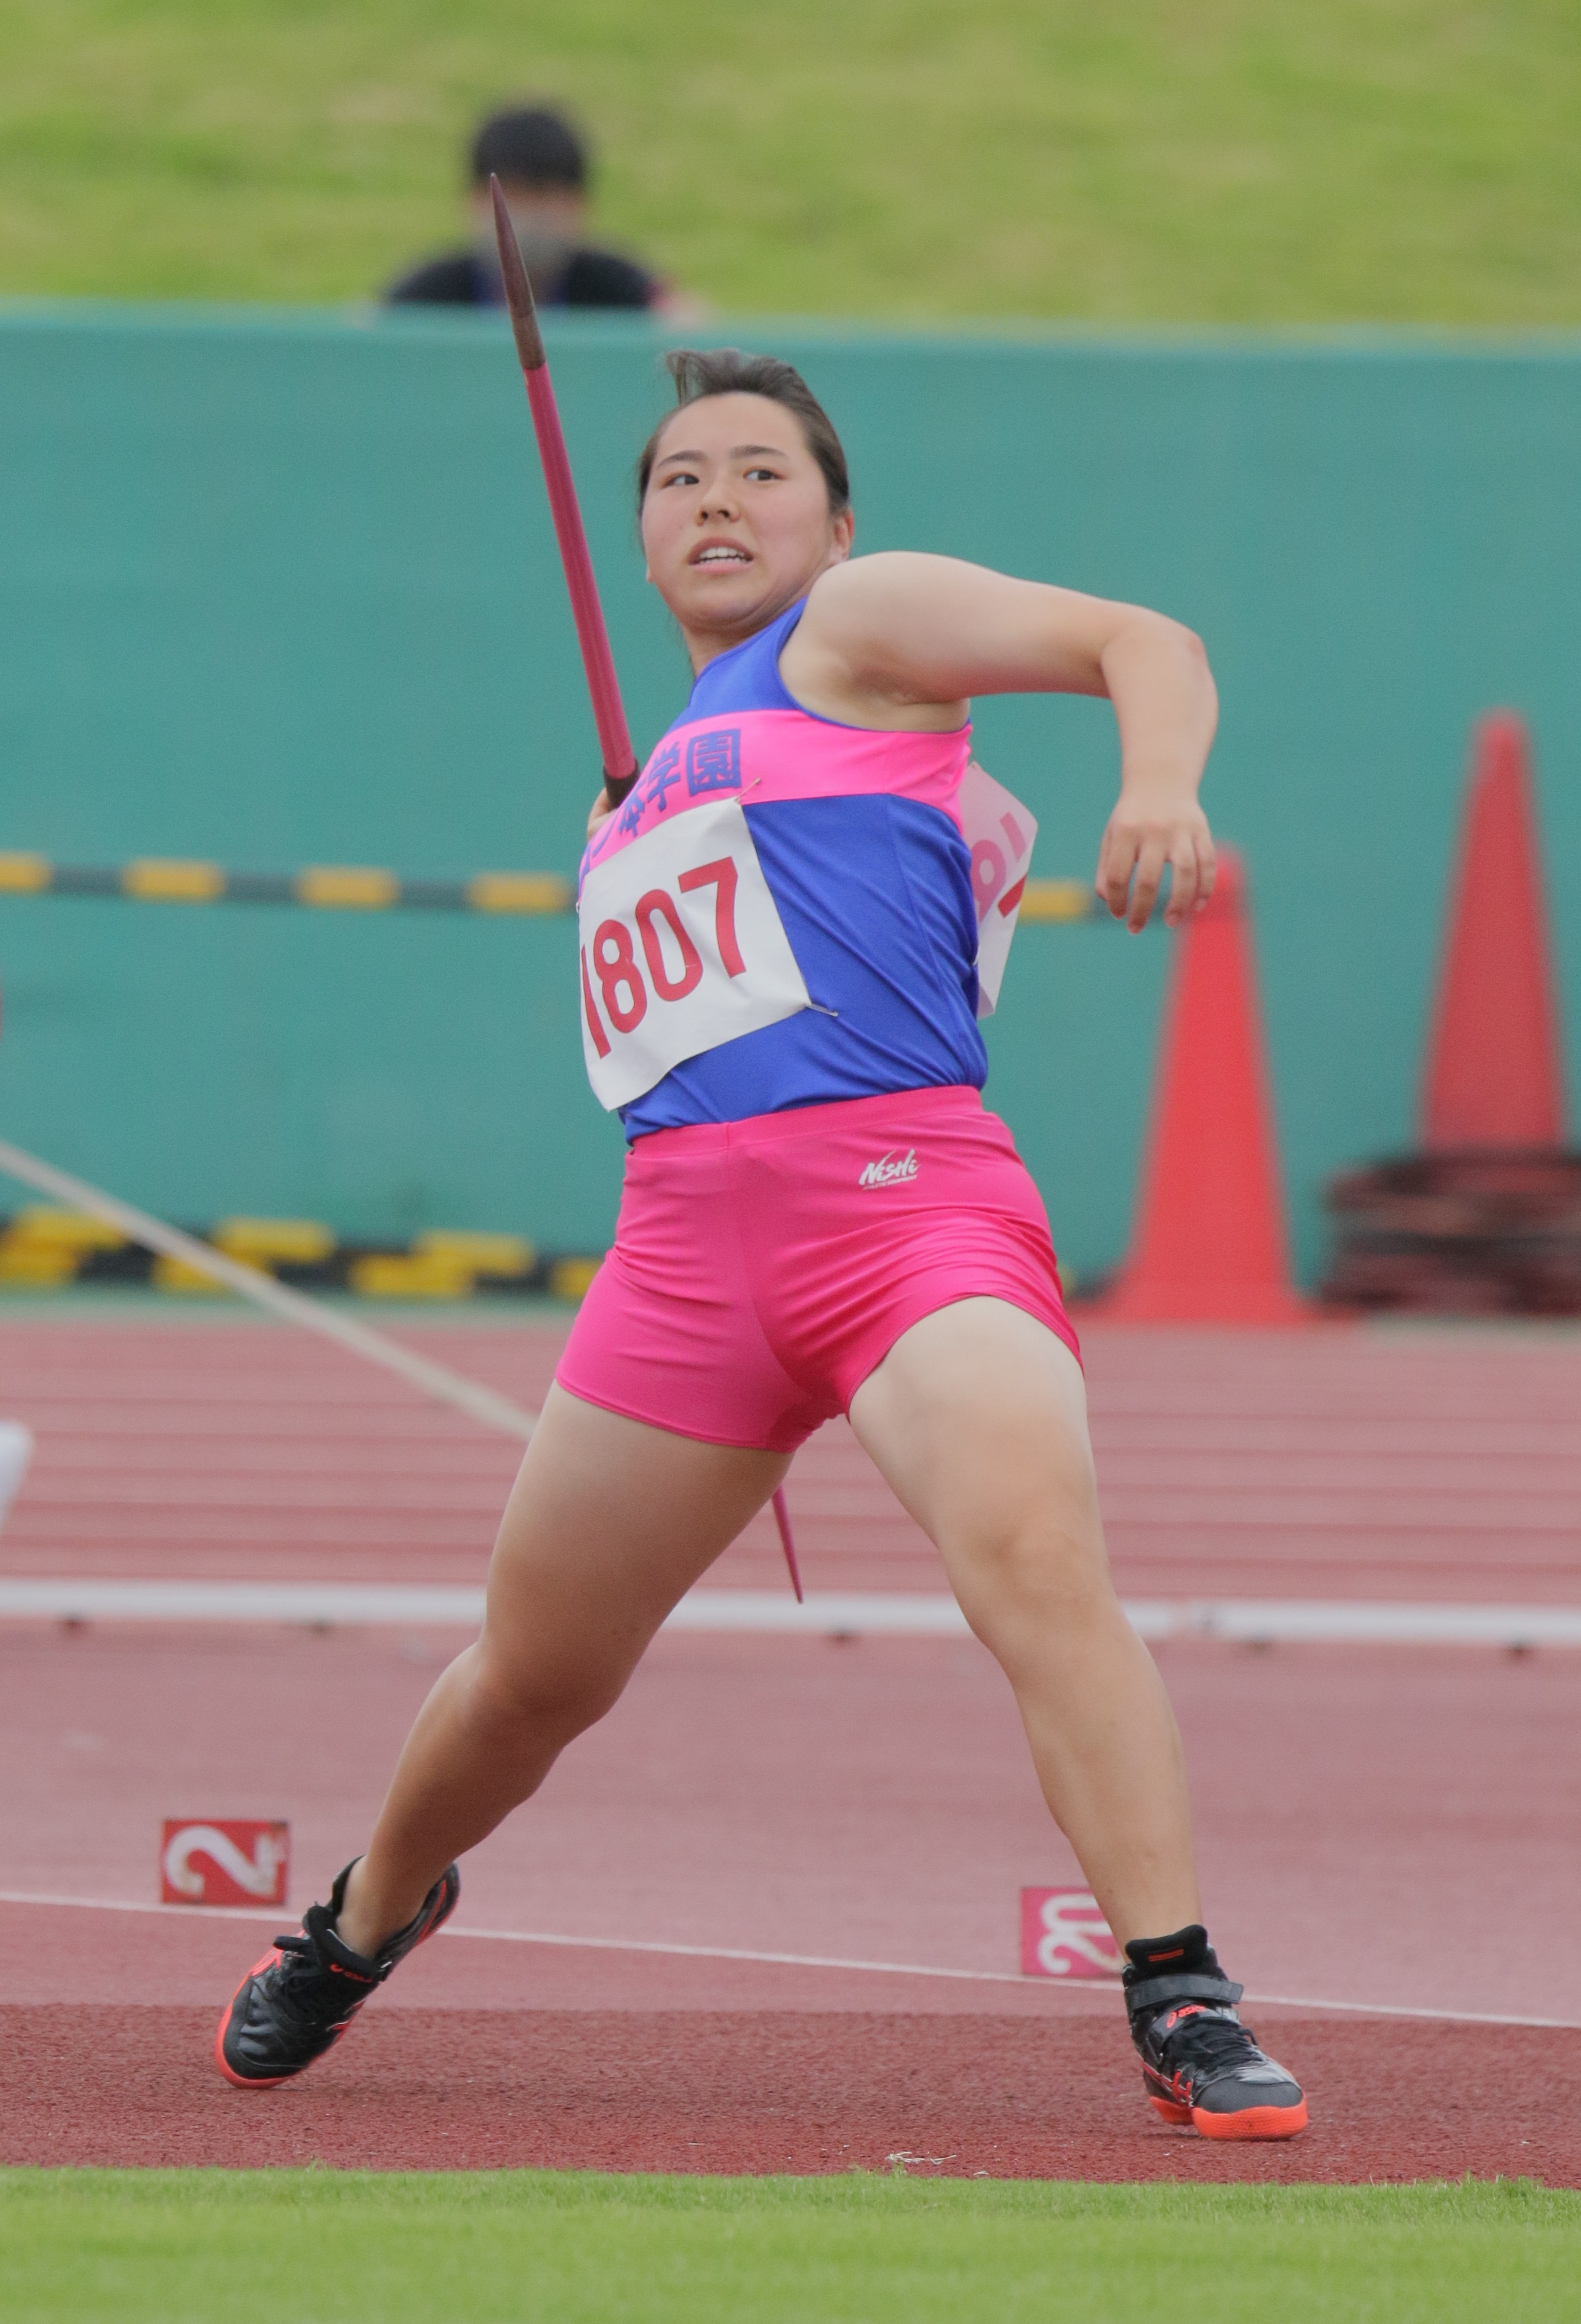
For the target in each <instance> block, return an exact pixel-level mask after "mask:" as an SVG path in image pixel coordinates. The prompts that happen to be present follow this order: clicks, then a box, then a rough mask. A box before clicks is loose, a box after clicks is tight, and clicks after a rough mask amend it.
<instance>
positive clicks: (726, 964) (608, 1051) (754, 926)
mask: <svg viewBox="0 0 1581 2324" xmlns="http://www.w3.org/2000/svg"><path fill="white" fill-rule="evenodd" d="M1007 796H1008V795H1007ZM577 918H578V927H579V934H580V942H581V952H582V963H581V973H582V1054H583V1056H585V1057H586V1059H587V1078H588V1080H589V1081H590V1082H591V1083H592V1084H593V1094H594V1095H595V1097H596V1099H597V1100H598V1102H599V1104H600V1105H601V1106H603V1107H604V1108H605V1110H606V1112H613V1111H614V1110H615V1107H616V1106H618V1105H629V1104H630V1103H631V1102H632V1100H633V1098H639V1097H641V1096H642V1095H643V1092H644V1091H645V1090H651V1089H652V1087H653V1085H654V1084H655V1083H656V1082H661V1081H662V1080H663V1078H664V1076H665V1074H667V1073H669V1072H670V1069H671V1068H672V1067H673V1066H675V1065H680V1064H681V1063H682V1062H683V1061H684V1060H685V1059H686V1058H688V1057H698V1056H702V1054H703V1052H704V1051H705V1050H706V1049H717V1047H719V1046H720V1044H721V1043H722V1042H725V1041H735V1040H737V1039H739V1037H740V1036H741V1035H742V1034H743V1033H754V1032H755V1031H756V1030H757V1028H758V1027H759V1026H760V1025H777V1024H778V1023H779V1022H780V1020H781V1018H784V1017H793V1016H794V1015H795V1014H796V1012H797V1010H800V1009H806V1008H808V1007H809V1006H810V1001H809V994H808V990H807V986H806V984H805V983H804V982H803V981H802V975H801V971H800V969H799V968H798V967H797V965H796V955H795V954H794V953H793V952H792V951H791V949H790V938H789V937H788V936H787V935H786V934H785V929H784V924H783V923H782V921H781V918H780V915H779V912H778V911H777V910H776V908H775V906H774V899H773V898H772V895H771V894H770V893H769V883H768V881H766V880H765V879H764V877H763V866H762V864H761V863H760V862H758V858H757V850H756V848H755V847H754V845H753V844H752V834H751V832H750V831H749V830H748V828H747V823H746V817H745V816H744V814H743V813H742V810H741V805H740V802H739V801H738V800H736V799H723V800H721V801H720V802H719V803H718V804H717V806H712V807H692V808H690V809H689V810H688V812H687V813H686V814H684V815H678V816H674V817H673V818H672V819H671V820H670V822H669V823H661V824H656V825H652V826H651V827H650V828H649V829H648V830H647V831H645V832H644V833H643V835H642V837H641V838H640V839H633V842H632V844H631V845H630V846H629V847H623V848H622V849H621V851H620V853H618V854H617V855H612V856H611V857H610V858H609V860H608V862H605V863H598V864H595V866H594V867H593V869H592V870H591V871H589V872H588V874H587V878H586V879H585V880H584V881H583V882H582V893H581V896H580V898H579V899H578V905H577Z"/></svg>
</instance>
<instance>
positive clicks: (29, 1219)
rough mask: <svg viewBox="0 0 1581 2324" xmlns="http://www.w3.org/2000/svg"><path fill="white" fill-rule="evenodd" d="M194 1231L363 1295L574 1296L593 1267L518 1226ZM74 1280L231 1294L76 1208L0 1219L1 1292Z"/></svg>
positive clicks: (237, 1225)
mask: <svg viewBox="0 0 1581 2324" xmlns="http://www.w3.org/2000/svg"><path fill="white" fill-rule="evenodd" d="M199 1240H202V1241H205V1242H210V1243H212V1244H213V1245H214V1247H215V1249H216V1250H222V1251H225V1252H226V1253H227V1255H228V1256H229V1257H230V1258H232V1259H245V1260H246V1261H247V1262H248V1263H249V1264H250V1265H251V1266H254V1267H260V1268H265V1269H266V1270H267V1271H268V1273H269V1274H271V1275H273V1276H276V1277H279V1279H280V1281H281V1282H282V1283H290V1284H294V1285H295V1286H297V1287H298V1288H299V1289H300V1290H304V1291H340V1292H350V1293H352V1294H354V1295H355V1296H358V1297H361V1298H365V1299H470V1298H473V1297H475V1296H480V1295H481V1296H490V1297H501V1296H504V1297H507V1298H509V1297H514V1298H523V1297H536V1298H549V1299H569V1300H577V1299H580V1298H581V1296H582V1295H583V1293H584V1292H585V1291H586V1290H587V1286H588V1285H589V1284H590V1283H591V1282H592V1280H593V1277H594V1276H595V1275H596V1272H597V1270H598V1265H599V1261H598V1259H597V1258H596V1256H594V1255H593V1254H591V1253H589V1252H585V1251H541V1250H539V1249H538V1247H537V1245H536V1244H535V1243H533V1242H531V1241H530V1240H528V1238H527V1237H526V1236H525V1235H513V1234H483V1233H474V1232H468V1231H466V1230H464V1229H453V1230H445V1229H440V1228H433V1229H430V1231H428V1232H427V1233H425V1234H420V1235H416V1236H414V1237H413V1238H412V1240H411V1241H409V1242H403V1243H387V1242H386V1243H374V1242H343V1241H342V1240H340V1239H339V1238H338V1237H337V1235H336V1233H335V1231H334V1230H333V1229H332V1228H330V1227H328V1226H325V1225H323V1224H321V1223H320V1222H319V1221H318V1220H316V1219H244V1218H235V1219H222V1220H221V1221H220V1222H219V1224H218V1225H217V1226H216V1227H212V1228H210V1229H209V1230H208V1231H207V1232H206V1233H203V1234H201V1235H200V1237H199ZM73 1284H85V1285H93V1286H105V1287H109V1286H114V1285H116V1284H142V1285H153V1287H154V1288H155V1289H156V1290H159V1291H171V1292H190V1293H193V1294H202V1293H214V1294H217V1296H220V1297H222V1298H223V1297H226V1296H228V1295H227V1294H226V1293H225V1292H224V1291H223V1289H222V1288H221V1286H218V1285H217V1284H216V1283H215V1282H214V1281H213V1280H212V1279H211V1278H210V1277H208V1276H206V1275H202V1274H200V1273H199V1270H198V1269H197V1268H192V1267H188V1266H186V1265H184V1264H183V1263H182V1262H181V1261H180V1260H178V1259H163V1258H161V1257H158V1256H156V1254H155V1253H154V1252H153V1251H150V1250H144V1249H143V1247H142V1245H141V1244H138V1243H134V1242H131V1241H129V1240H127V1238H126V1237H125V1235H122V1234H118V1233H117V1232H116V1230H115V1228H114V1227H108V1226H106V1225H105V1224H104V1223H103V1222H101V1221H100V1220H98V1219H95V1218H88V1217H87V1216H86V1215H84V1214H83V1213H80V1212H77V1211H61V1210H55V1209H53V1208H51V1207H50V1206H49V1205H47V1204H39V1205H37V1206H35V1207H34V1208H32V1209H29V1210H23V1211H18V1212H17V1213H15V1215H14V1217H12V1218H8V1219H0V1292H3V1291H51V1290H57V1289H64V1288H66V1287H67V1286H70V1285H73Z"/></svg>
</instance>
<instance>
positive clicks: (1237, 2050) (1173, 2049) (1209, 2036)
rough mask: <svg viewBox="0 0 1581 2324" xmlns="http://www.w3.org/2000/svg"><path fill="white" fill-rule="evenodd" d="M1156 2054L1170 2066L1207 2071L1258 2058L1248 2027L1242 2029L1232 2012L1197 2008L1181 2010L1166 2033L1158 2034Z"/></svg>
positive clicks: (1256, 2048)
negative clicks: (1204, 2068)
mask: <svg viewBox="0 0 1581 2324" xmlns="http://www.w3.org/2000/svg"><path fill="white" fill-rule="evenodd" d="M1159 2050H1160V2055H1161V2056H1163V2057H1165V2058H1167V2059H1168V2060H1169V2061H1170V2065H1171V2066H1175V2065H1180V2064H1184V2063H1186V2062H1187V2061H1189V2062H1190V2063H1191V2064H1192V2065H1194V2066H1206V2067H1209V2068H1212V2067H1215V2066H1221V2067H1222V2066H1230V2065H1237V2064H1244V2063H1245V2062H1246V2061H1248V2060H1250V2059H1253V2058H1260V2057H1261V2056H1262V2052H1261V2051H1260V2050H1259V2049H1258V2047H1257V2038H1256V2036H1255V2034H1254V2033H1253V2031H1252V2029H1251V2027H1250V2026H1249V2025H1243V2024H1242V2023H1241V2021H1240V2019H1239V2018H1238V2017H1237V2016H1236V2015H1234V2011H1233V2010H1228V2009H1207V2008H1203V2007H1201V2006H1197V2007H1196V2008H1188V2009H1186V2010H1184V2011H1183V2012H1182V2013H1181V2015H1179V2017H1178V2018H1177V2019H1176V2021H1175V2023H1174V2024H1173V2025H1171V2026H1170V2029H1169V2031H1168V2032H1167V2033H1160V2037H1159Z"/></svg>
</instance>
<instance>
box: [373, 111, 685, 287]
mask: <svg viewBox="0 0 1581 2324" xmlns="http://www.w3.org/2000/svg"><path fill="white" fill-rule="evenodd" d="M491 177H496V178H498V180H499V181H500V186H501V189H503V191H504V197H505V201H506V203H507V205H508V206H509V208H510V212H511V218H512V222H513V225H514V226H515V229H516V239H517V241H518V243H519V244H521V248H522V263H523V265H524V266H525V267H526V269H527V276H528V280H529V281H531V283H532V296H533V298H534V299H535V300H537V302H538V304H539V305H540V306H541V307H605V308H609V307H625V308H643V309H649V310H650V311H652V312H655V313H659V314H663V315H666V316H669V317H670V318H672V319H683V318H684V319H687V320H691V319H695V318H696V314H697V309H696V305H695V302H690V301H687V300H677V299H676V298H675V296H674V294H673V293H672V292H671V291H670V288H669V286H668V285H667V284H666V283H664V282H661V281H660V280H659V278H658V277H657V276H656V275H652V274H650V273H649V272H648V271H647V269H646V268H645V267H642V266H639V265H637V264H636V263H634V262H633V260H632V259H629V258H622V257H620V256H619V255H618V254H616V253H615V251H612V250H600V249H598V248H596V246H595V245H594V244H591V243H589V242H587V240H586V238H585V236H586V231H587V180H588V160H587V146H586V144H585V143H583V141H582V139H581V138H580V137H579V136H578V134H577V132H576V131H575V130H574V129H573V128H572V127H571V125H570V124H569V122H568V121H566V120H564V119H563V118H562V117H561V115H559V114H558V113H555V112H552V111H551V110H550V108H549V107H548V106H521V107H512V108H510V109H509V110H507V111H505V112H503V113H495V114H493V115H490V117H489V118H488V120H486V121H485V123H484V124H483V126H482V128H481V129H480V130H479V131H478V133H477V134H476V137H475V138H474V139H473V141H472V154H471V179H470V190H469V193H468V196H467V207H468V208H469V209H470V211H471V214H472V225H473V235H472V240H471V242H470V243H469V244H467V248H466V249H465V250H455V251H449V252H447V253H446V254H444V255H443V256H442V257H439V258H430V259H429V260H427V261H426V262H425V263H423V264H422V265H421V266H417V267H414V268H413V269H412V271H411V273H409V274H403V275H402V277H401V279H400V281H397V282H394V283H392V285H391V287H390V289H389V290H388V291H386V292H385V294H384V297H385V301H386V303H387V304H388V305H390V306H396V307H406V306H432V307H503V306H504V299H505V294H504V286H503V284H502V282H501V280H500V262H499V254H498V251H497V250H496V248H495V226H494V211H493V208H492V206H491V204H490V200H489V191H488V181H489V179H490V178H491Z"/></svg>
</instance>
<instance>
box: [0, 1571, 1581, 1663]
mask: <svg viewBox="0 0 1581 2324" xmlns="http://www.w3.org/2000/svg"><path fill="white" fill-rule="evenodd" d="M483 1603H484V1594H483V1591H481V1590H480V1589H465V1590H461V1589H446V1588H442V1587H438V1586H431V1585H420V1584H411V1585H406V1586H402V1587H393V1586H387V1585H385V1584H384V1583H378V1582H106V1581H97V1580H83V1581H73V1580H71V1579H69V1578H68V1577H60V1576H56V1575H50V1576H41V1577H39V1578H37V1579H32V1578H26V1579H24V1578H22V1577H6V1578H5V1579H0V1619H3V1618H6V1617H9V1618H12V1619H14V1620H34V1621H55V1622H96V1621H97V1622H277V1623H285V1624H289V1625H298V1624H308V1625H314V1626H322V1625H330V1626H337V1625H342V1624H347V1625H356V1626H359V1627H360V1626H389V1625H392V1624H393V1625H397V1626H400V1625H406V1626H411V1627H419V1628H421V1627H425V1626H433V1627H437V1628H464V1629H476V1628H477V1627H478V1625H479V1624H480V1623H481V1621H482V1619H483ZM1125 1610H1126V1612H1127V1613H1128V1614H1129V1615H1130V1617H1131V1619H1132V1621H1133V1624H1134V1625H1135V1627H1136V1628H1137V1629H1138V1630H1139V1631H1140V1632H1141V1634H1142V1637H1144V1638H1152V1639H1164V1638H1219V1639H1224V1640H1226V1641H1229V1642H1231V1643H1236V1644H1242V1645H1262V1644H1270V1645H1272V1644H1277V1643H1288V1644H1307V1645H1327V1646H1506V1647H1523V1646H1581V1606H1511V1605H1459V1604H1454V1603H1449V1604H1444V1603H1434V1602H1432V1601H1424V1602H1420V1603H1414V1602H1411V1601H1410V1600H1373V1599H1314V1598H1286V1599H1280V1598H1268V1599H1262V1598H1216V1599H1189V1598H1179V1599H1170V1598H1150V1599H1139V1600H1131V1601H1129V1602H1128V1603H1127V1605H1126V1609H1125ZM665 1628H666V1629H670V1630H711V1631H716V1632H724V1633H733V1632H734V1633H744V1632H749V1631H763V1632H775V1633H779V1634H786V1633H789V1634H790V1635H792V1636H797V1635H800V1636H801V1637H901V1638H922V1637H966V1636H968V1635H969V1633H968V1631H967V1628H966V1618H965V1616H964V1615H963V1614H962V1613H961V1610H960V1609H959V1607H958V1606H957V1604H956V1602H955V1600H954V1599H953V1598H949V1597H947V1596H946V1595H945V1594H944V1592H943V1591H868V1592H865V1593H863V1592H855V1591H851V1592H846V1591H809V1593H808V1597H807V1600H806V1602H805V1604H802V1605H800V1606H799V1605H798V1604H797V1602H796V1600H794V1599H793V1598H792V1597H791V1596H790V1593H789V1592H788V1591H785V1592H781V1591H769V1590H694V1591H690V1592H689V1595H688V1596H687V1597H685V1598H683V1599H682V1600H681V1601H680V1605H679V1606H678V1607H677V1608H676V1609H675V1611H674V1612H673V1613H672V1614H671V1615H670V1618H669V1620H668V1622H667V1623H666V1624H665Z"/></svg>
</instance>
